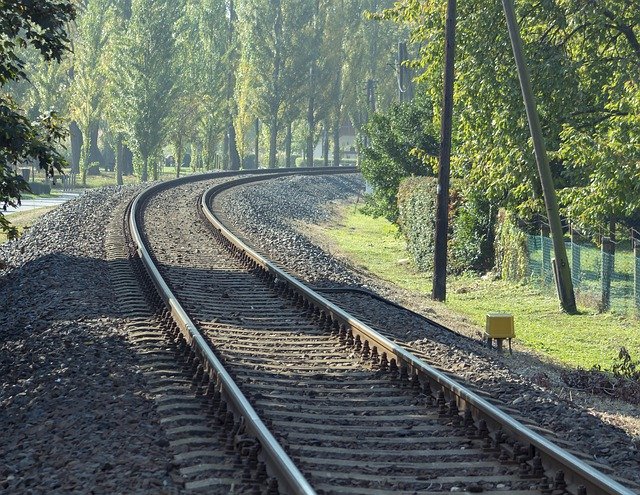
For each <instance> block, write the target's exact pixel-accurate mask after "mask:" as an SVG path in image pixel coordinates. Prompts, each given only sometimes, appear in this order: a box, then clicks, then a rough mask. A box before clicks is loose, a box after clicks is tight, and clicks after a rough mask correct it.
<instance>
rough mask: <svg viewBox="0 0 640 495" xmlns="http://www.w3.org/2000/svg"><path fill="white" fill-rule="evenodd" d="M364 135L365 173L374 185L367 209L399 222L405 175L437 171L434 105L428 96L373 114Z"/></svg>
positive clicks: (420, 174) (364, 175)
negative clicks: (434, 163) (434, 165)
mask: <svg viewBox="0 0 640 495" xmlns="http://www.w3.org/2000/svg"><path fill="white" fill-rule="evenodd" d="M364 135H365V137H366V139H367V145H366V146H364V145H362V144H361V145H360V149H361V150H362V161H361V169H362V175H363V177H364V178H365V180H366V181H367V182H368V183H369V184H370V185H371V186H372V188H373V193H372V194H371V195H369V196H368V197H367V204H366V208H365V210H364V211H365V213H368V214H370V215H373V216H384V217H386V218H387V219H389V220H391V221H392V222H396V220H397V218H398V214H399V212H398V206H397V195H398V188H399V186H400V182H401V181H402V179H404V178H406V177H409V176H412V175H414V176H428V175H433V171H432V169H431V166H430V164H429V160H430V158H429V157H432V156H437V154H438V140H437V138H436V137H435V136H436V135H437V134H436V130H435V129H434V127H433V105H432V103H431V101H430V100H429V99H427V98H426V97H421V98H416V99H415V100H414V101H412V102H411V103H404V104H396V105H392V106H391V107H390V108H389V110H388V111H387V112H386V113H374V114H373V115H372V117H371V120H370V121H369V123H368V124H367V125H366V126H365V127H364Z"/></svg>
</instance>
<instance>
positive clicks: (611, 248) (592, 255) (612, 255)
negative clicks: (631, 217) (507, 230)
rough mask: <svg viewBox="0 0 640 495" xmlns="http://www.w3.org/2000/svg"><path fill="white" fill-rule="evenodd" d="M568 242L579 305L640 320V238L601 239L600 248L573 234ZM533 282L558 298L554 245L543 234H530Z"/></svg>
mask: <svg viewBox="0 0 640 495" xmlns="http://www.w3.org/2000/svg"><path fill="white" fill-rule="evenodd" d="M571 234H572V235H571V238H570V240H567V241H566V242H565V246H566V249H567V256H568V258H569V263H570V264H571V278H572V281H573V287H574V290H575V294H576V300H577V302H578V304H580V305H582V306H586V307H588V308H592V309H596V310H598V311H611V312H613V313H618V314H623V315H627V316H630V315H636V316H639V317H640V235H639V236H637V237H634V235H633V233H632V236H631V237H630V238H628V239H624V240H621V241H618V242H616V241H614V240H613V239H611V238H609V237H601V238H600V246H597V245H596V244H595V243H593V242H592V241H591V240H590V239H588V238H586V237H585V236H582V235H580V234H579V233H578V232H576V231H571ZM526 237H527V256H528V263H527V272H526V277H527V278H528V280H529V281H530V283H532V284H535V285H537V286H538V287H539V288H540V289H541V290H542V291H543V292H547V293H550V294H553V295H554V296H557V290H556V285H555V277H554V274H553V265H552V259H553V244H552V241H551V238H550V237H549V236H548V235H547V234H546V233H544V231H542V233H541V234H539V235H531V234H527V236H526Z"/></svg>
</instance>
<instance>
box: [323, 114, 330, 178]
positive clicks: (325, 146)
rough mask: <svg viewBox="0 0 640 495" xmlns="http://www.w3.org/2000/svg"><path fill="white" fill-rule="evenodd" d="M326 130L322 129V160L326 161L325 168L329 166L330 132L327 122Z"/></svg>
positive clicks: (325, 123) (325, 124)
mask: <svg viewBox="0 0 640 495" xmlns="http://www.w3.org/2000/svg"><path fill="white" fill-rule="evenodd" d="M323 126H324V128H323V129H322V159H323V161H324V166H325V167H328V166H329V131H327V122H326V121H325V122H324V124H323Z"/></svg>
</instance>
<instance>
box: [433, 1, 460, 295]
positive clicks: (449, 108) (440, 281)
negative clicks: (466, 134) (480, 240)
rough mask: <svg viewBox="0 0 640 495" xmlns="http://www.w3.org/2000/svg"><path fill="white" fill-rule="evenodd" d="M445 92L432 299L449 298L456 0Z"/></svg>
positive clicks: (449, 24)
mask: <svg viewBox="0 0 640 495" xmlns="http://www.w3.org/2000/svg"><path fill="white" fill-rule="evenodd" d="M444 38H445V49H444V93H443V98H442V114H441V119H440V120H441V123H440V158H439V161H440V167H439V170H438V195H437V197H436V233H435V234H436V235H435V243H434V261H433V291H432V293H431V297H432V299H434V300H436V301H444V300H445V299H446V297H447V232H448V230H449V176H450V170H449V164H450V162H451V124H452V119H453V80H454V72H453V68H454V58H455V47H456V0H448V2H447V19H446V23H445V28H444Z"/></svg>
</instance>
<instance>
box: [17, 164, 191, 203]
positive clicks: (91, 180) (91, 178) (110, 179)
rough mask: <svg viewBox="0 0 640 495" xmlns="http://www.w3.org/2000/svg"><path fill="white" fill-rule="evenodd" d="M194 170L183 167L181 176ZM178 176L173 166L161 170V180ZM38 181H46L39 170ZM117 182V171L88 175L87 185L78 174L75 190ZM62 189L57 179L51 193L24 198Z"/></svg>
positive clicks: (127, 179)
mask: <svg viewBox="0 0 640 495" xmlns="http://www.w3.org/2000/svg"><path fill="white" fill-rule="evenodd" d="M65 172H66V173H67V174H68V173H69V170H66V171H65ZM192 173H193V171H192V170H191V168H189V167H188V168H184V167H183V168H181V169H180V176H183V175H190V174H192ZM175 176H176V170H175V168H171V167H164V169H163V170H162V171H161V172H160V180H169V179H173V178H175ZM152 178H153V174H152V173H150V174H149V180H152ZM35 180H36V182H43V181H44V176H43V174H42V173H41V172H38V173H37V174H36V179H35ZM122 181H123V182H124V185H132V184H138V183H140V179H139V178H138V177H137V176H135V175H124V176H123V177H122ZM116 183H117V180H116V173H115V172H107V171H104V170H101V171H100V174H99V175H87V183H86V185H83V184H82V175H81V174H78V175H77V176H76V185H75V187H74V191H75V190H78V189H79V190H83V189H97V188H99V187H104V186H115V185H116ZM61 192H63V191H62V184H61V183H60V182H58V181H57V183H56V185H55V186H54V187H53V188H52V189H51V194H42V195H33V194H24V195H23V198H25V199H27V198H29V199H33V198H51V197H55V196H57V195H58V194H60V193H61Z"/></svg>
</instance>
